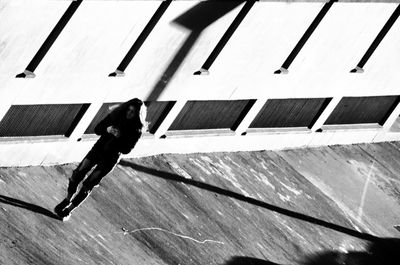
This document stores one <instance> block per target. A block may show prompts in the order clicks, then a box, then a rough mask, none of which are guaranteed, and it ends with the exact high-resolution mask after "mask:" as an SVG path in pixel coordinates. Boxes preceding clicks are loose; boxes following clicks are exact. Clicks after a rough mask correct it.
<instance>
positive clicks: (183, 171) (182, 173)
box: [167, 161, 192, 179]
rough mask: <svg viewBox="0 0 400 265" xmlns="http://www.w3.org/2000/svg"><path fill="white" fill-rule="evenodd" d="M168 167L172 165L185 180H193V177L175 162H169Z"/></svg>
mask: <svg viewBox="0 0 400 265" xmlns="http://www.w3.org/2000/svg"><path fill="white" fill-rule="evenodd" d="M167 163H168V165H170V166H171V167H172V168H173V169H174V170H176V172H177V173H178V174H179V175H181V176H182V177H184V178H185V179H192V177H191V176H190V175H189V174H188V173H187V172H186V171H185V170H184V169H183V168H181V167H180V166H179V165H178V164H177V163H175V162H173V161H168V162H167Z"/></svg>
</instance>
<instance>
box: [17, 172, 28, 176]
mask: <svg viewBox="0 0 400 265" xmlns="http://www.w3.org/2000/svg"><path fill="white" fill-rule="evenodd" d="M18 176H20V177H26V176H27V174H26V173H24V172H18Z"/></svg>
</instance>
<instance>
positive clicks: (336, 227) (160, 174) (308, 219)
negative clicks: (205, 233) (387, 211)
mask: <svg viewBox="0 0 400 265" xmlns="http://www.w3.org/2000/svg"><path fill="white" fill-rule="evenodd" d="M119 164H120V165H122V166H126V167H131V168H132V169H134V170H137V171H141V172H144V173H147V174H150V175H153V176H155V177H159V178H163V179H166V180H172V181H176V182H181V183H185V184H189V185H192V186H195V187H198V188H200V189H203V190H208V191H211V192H215V193H218V194H220V195H224V196H227V197H230V198H234V199H236V200H239V201H242V202H246V203H249V204H252V205H255V206H259V207H262V208H264V209H267V210H270V211H274V212H277V213H280V214H283V215H286V216H289V217H293V218H296V219H299V220H302V221H305V222H309V223H312V224H315V225H319V226H322V227H326V228H328V229H331V230H335V231H337V232H341V233H344V234H347V235H350V236H353V237H357V238H360V239H364V240H369V241H376V240H377V239H378V237H376V236H373V235H371V234H368V233H361V232H359V231H356V230H353V229H350V228H347V227H344V226H341V225H337V224H333V223H330V222H327V221H324V220H321V219H317V218H315V217H311V216H308V215H305V214H302V213H298V212H295V211H291V210H288V209H284V208H281V207H278V206H275V205H272V204H269V203H266V202H263V201H260V200H256V199H253V198H251V197H247V196H244V195H241V194H239V193H236V192H233V191H230V190H225V189H222V188H219V187H217V186H213V185H210V184H207V183H204V182H200V181H196V180H191V179H186V178H184V177H182V176H180V175H176V174H173V173H169V172H165V171H159V170H156V169H151V168H148V167H144V166H141V165H138V164H135V163H132V162H129V161H126V160H121V161H120V162H119Z"/></svg>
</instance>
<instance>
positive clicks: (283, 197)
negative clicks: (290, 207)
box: [278, 193, 290, 202]
mask: <svg viewBox="0 0 400 265" xmlns="http://www.w3.org/2000/svg"><path fill="white" fill-rule="evenodd" d="M278 196H279V199H281V200H282V201H284V202H287V201H290V196H289V195H286V196H284V195H282V194H280V193H278Z"/></svg>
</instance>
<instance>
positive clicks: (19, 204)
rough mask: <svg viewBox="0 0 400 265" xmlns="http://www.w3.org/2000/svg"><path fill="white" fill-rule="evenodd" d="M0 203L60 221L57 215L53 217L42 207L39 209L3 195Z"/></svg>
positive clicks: (51, 213) (0, 197) (0, 196)
mask: <svg viewBox="0 0 400 265" xmlns="http://www.w3.org/2000/svg"><path fill="white" fill-rule="evenodd" d="M0 203H4V204H9V205H12V206H15V207H19V208H23V209H26V210H29V211H31V212H34V213H39V214H43V215H45V216H47V217H50V218H53V219H57V220H60V219H59V218H58V216H57V215H55V214H54V213H53V212H51V211H49V210H47V209H45V208H43V207H40V206H38V205H35V204H32V203H28V202H24V201H21V200H17V199H14V198H10V197H7V196H4V195H0Z"/></svg>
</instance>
